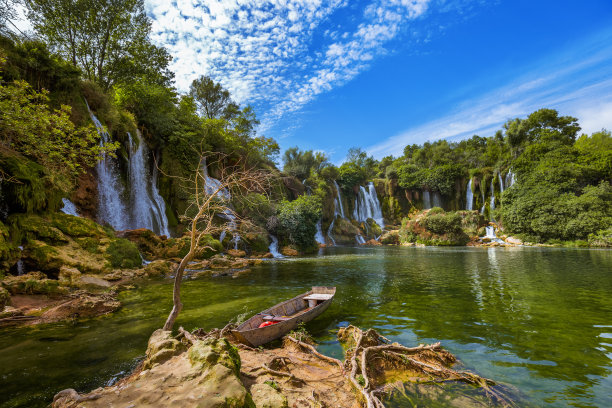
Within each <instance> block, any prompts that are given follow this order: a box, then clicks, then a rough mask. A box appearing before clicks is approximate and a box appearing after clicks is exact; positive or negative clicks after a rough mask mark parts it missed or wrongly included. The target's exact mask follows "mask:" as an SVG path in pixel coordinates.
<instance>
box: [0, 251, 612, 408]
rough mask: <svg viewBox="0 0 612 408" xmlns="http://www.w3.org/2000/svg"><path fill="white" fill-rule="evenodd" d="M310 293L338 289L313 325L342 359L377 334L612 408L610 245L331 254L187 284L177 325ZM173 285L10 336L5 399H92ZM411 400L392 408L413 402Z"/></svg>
mask: <svg viewBox="0 0 612 408" xmlns="http://www.w3.org/2000/svg"><path fill="white" fill-rule="evenodd" d="M312 285H329V286H336V287H337V288H338V291H337V295H336V297H335V299H334V303H333V304H332V306H331V307H330V308H329V309H328V310H327V311H326V312H325V313H324V314H323V315H321V316H320V317H319V318H317V319H316V320H314V321H312V322H310V323H309V324H308V325H307V328H308V330H309V331H310V332H311V333H312V334H313V335H314V336H315V338H316V339H317V340H318V341H319V343H320V346H319V349H320V350H321V351H322V352H324V353H326V354H329V355H333V356H336V357H341V348H340V347H339V345H338V344H337V342H336V341H335V331H336V330H337V327H338V326H339V325H342V324H346V323H351V324H354V325H357V326H360V327H363V328H368V327H373V328H375V329H377V330H379V331H380V332H381V334H383V335H385V336H387V337H390V338H391V339H393V340H397V341H399V342H401V343H403V344H406V345H415V344H419V343H429V342H434V341H441V342H442V345H443V346H444V347H446V348H447V349H449V350H450V351H451V352H453V353H454V354H456V355H457V356H458V357H459V358H460V360H461V362H462V364H463V365H465V367H466V368H468V369H471V370H475V371H476V372H478V373H479V374H481V375H483V376H485V377H489V378H492V379H494V380H496V381H499V382H502V383H505V384H508V385H510V386H513V387H516V388H518V390H520V392H521V394H522V395H523V396H524V397H525V398H526V399H527V400H528V401H530V403H531V404H532V405H536V406H547V407H563V406H575V407H612V251H606V250H582V249H558V248H489V249H484V248H402V247H384V248H380V247H379V248H329V249H326V250H324V251H322V253H321V254H320V255H319V256H317V257H309V258H300V259H286V260H274V261H269V262H266V263H264V264H263V265H261V266H258V267H254V268H252V272H251V273H250V274H248V275H245V276H242V277H239V278H237V279H232V278H215V279H204V280H192V281H186V282H185V283H184V287H183V288H184V289H183V299H184V305H185V308H184V311H183V313H182V314H181V315H180V317H179V320H178V322H177V327H178V325H182V326H184V327H186V328H189V329H192V328H195V327H203V328H204V329H210V328H212V327H221V326H223V325H224V324H225V323H226V322H227V321H228V320H229V319H231V318H233V317H234V316H236V315H238V314H241V313H245V312H247V313H253V312H257V311H260V310H262V309H264V308H266V307H268V306H271V305H273V304H275V303H278V302H279V301H281V300H284V299H287V298H290V297H292V296H295V295H297V294H299V293H301V292H304V291H306V290H307V289H308V288H309V287H310V286H312ZM171 290H172V287H171V282H170V281H156V282H152V283H148V284H146V285H141V286H140V287H139V288H138V289H137V290H134V291H130V292H124V293H122V294H121V299H122V301H123V302H124V307H123V308H122V309H121V310H120V311H118V312H117V313H115V314H113V315H112V316H108V317H101V318H97V319H91V320H87V321H81V322H77V323H61V324H53V325H45V326H40V327H37V328H20V329H15V328H13V329H3V330H2V331H0V389H1V390H2V391H1V392H0V405H1V406H7V407H31V406H45V405H46V404H48V403H49V402H50V400H51V399H52V397H53V395H54V394H55V393H56V392H57V391H59V390H61V389H64V388H76V389H77V390H79V391H87V390H90V389H93V388H96V387H99V386H104V385H106V384H110V383H112V382H113V381H115V380H116V378H117V377H119V376H122V375H124V374H125V373H127V372H129V370H131V369H132V368H133V367H134V366H135V365H136V364H137V363H138V361H139V359H140V358H142V354H143V353H144V350H145V348H146V342H147V339H148V336H149V335H150V333H151V332H152V331H153V330H154V329H156V328H158V327H161V326H162V325H163V322H164V321H165V318H166V316H167V313H168V311H169V310H170V306H171ZM402 404H403V403H402V400H401V398H400V399H397V400H396V401H395V403H394V406H411V405H408V403H407V402H406V403H405V404H406V405H402Z"/></svg>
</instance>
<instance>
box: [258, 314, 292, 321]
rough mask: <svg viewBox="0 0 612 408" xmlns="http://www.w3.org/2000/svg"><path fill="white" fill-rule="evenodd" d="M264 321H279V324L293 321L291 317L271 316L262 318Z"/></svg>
mask: <svg viewBox="0 0 612 408" xmlns="http://www.w3.org/2000/svg"><path fill="white" fill-rule="evenodd" d="M262 319H263V320H272V321H277V322H284V321H285V320H291V318H290V317H284V316H271V315H266V316H263V317H262Z"/></svg>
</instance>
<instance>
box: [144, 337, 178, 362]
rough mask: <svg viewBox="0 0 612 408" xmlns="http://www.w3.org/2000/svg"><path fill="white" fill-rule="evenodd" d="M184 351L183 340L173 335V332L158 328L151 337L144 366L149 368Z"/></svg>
mask: <svg viewBox="0 0 612 408" xmlns="http://www.w3.org/2000/svg"><path fill="white" fill-rule="evenodd" d="M183 351H184V346H183V344H182V343H181V342H179V341H178V340H176V339H175V338H173V337H172V332H171V331H167V330H162V329H158V330H155V331H154V332H153V334H152V335H151V337H150V338H149V344H148V346H147V353H146V358H145V361H144V363H143V368H144V369H145V370H148V369H150V368H153V367H155V366H156V365H159V364H161V363H164V362H166V361H167V360H169V359H170V358H172V357H174V356H175V355H178V354H180V353H182V352H183Z"/></svg>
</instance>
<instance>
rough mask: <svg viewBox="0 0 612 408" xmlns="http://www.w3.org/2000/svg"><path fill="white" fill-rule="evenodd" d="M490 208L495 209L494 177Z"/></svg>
mask: <svg viewBox="0 0 612 408" xmlns="http://www.w3.org/2000/svg"><path fill="white" fill-rule="evenodd" d="M489 209H490V211H493V210H494V209H495V189H494V188H493V179H491V201H490V202H489Z"/></svg>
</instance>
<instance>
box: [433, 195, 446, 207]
mask: <svg viewBox="0 0 612 408" xmlns="http://www.w3.org/2000/svg"><path fill="white" fill-rule="evenodd" d="M432 201H433V206H434V207H439V208H444V207H443V206H442V196H441V195H440V193H439V192H437V191H434V192H433V193H432Z"/></svg>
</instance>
